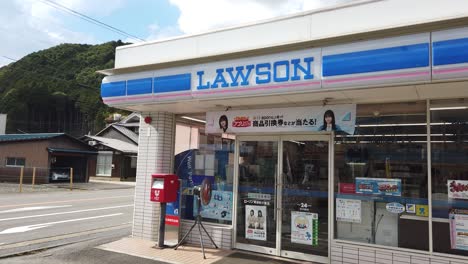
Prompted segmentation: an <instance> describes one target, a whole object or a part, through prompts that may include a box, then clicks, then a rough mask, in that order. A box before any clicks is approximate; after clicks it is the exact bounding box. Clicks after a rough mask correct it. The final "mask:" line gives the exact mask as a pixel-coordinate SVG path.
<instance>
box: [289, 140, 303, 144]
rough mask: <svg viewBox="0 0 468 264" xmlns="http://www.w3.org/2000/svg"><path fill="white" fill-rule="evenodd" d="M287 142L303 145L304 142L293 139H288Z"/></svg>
mask: <svg viewBox="0 0 468 264" xmlns="http://www.w3.org/2000/svg"><path fill="white" fill-rule="evenodd" d="M288 141H289V142H292V143H296V144H301V145H305V143H304V142H299V141H295V140H288Z"/></svg>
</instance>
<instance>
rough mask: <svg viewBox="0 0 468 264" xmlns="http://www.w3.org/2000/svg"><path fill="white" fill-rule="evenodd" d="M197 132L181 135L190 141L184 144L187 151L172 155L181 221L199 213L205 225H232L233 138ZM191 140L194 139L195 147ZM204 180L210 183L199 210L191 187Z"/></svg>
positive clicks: (201, 131)
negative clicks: (205, 201) (207, 197)
mask: <svg viewBox="0 0 468 264" xmlns="http://www.w3.org/2000/svg"><path fill="white" fill-rule="evenodd" d="M179 127H182V126H179ZM198 131H200V134H197V135H196V137H194V136H193V133H192V132H193V131H189V132H188V133H186V134H185V136H186V137H190V138H191V139H192V140H191V141H190V142H189V144H187V147H188V146H190V148H189V149H188V150H185V151H182V152H180V153H178V154H177V155H176V156H175V163H174V164H175V168H174V169H175V173H176V174H177V175H178V177H179V179H181V181H182V195H181V214H180V215H181V218H182V219H195V217H196V216H197V214H198V210H200V214H201V216H202V218H203V221H205V222H213V223H220V224H232V217H233V216H232V204H233V200H232V199H233V193H232V191H233V174H234V147H235V145H234V139H233V138H232V137H230V138H228V136H227V135H224V136H222V135H205V134H203V133H204V132H203V130H201V129H197V132H198ZM193 138H197V139H198V142H196V144H194V143H193ZM182 141H183V140H180V141H179V142H182ZM176 142H177V139H176ZM196 146H198V147H196ZM205 179H208V181H209V183H211V187H212V194H211V200H210V202H209V203H208V204H204V205H203V204H202V205H201V208H199V207H198V202H197V201H198V200H197V199H198V198H199V197H198V196H197V195H195V196H194V193H193V188H194V187H196V186H199V185H201V183H202V182H203V180H205Z"/></svg>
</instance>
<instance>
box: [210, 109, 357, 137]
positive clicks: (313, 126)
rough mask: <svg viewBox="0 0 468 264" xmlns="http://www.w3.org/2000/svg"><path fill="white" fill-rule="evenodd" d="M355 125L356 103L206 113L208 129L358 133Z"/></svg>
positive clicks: (234, 131) (212, 130)
mask: <svg viewBox="0 0 468 264" xmlns="http://www.w3.org/2000/svg"><path fill="white" fill-rule="evenodd" d="M355 126H356V105H355V104H343V105H325V106H309V107H295V108H272V109H255V110H238V111H224V112H208V113H206V132H207V133H242V132H310V131H335V132H340V133H346V134H354V129H355Z"/></svg>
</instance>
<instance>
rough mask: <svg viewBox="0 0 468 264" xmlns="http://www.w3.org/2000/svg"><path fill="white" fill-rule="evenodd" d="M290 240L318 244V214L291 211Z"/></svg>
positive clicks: (305, 243) (312, 244)
mask: <svg viewBox="0 0 468 264" xmlns="http://www.w3.org/2000/svg"><path fill="white" fill-rule="evenodd" d="M291 242H292V243H298V244H304V245H311V246H316V245H318V214H316V213H309V212H301V211H291Z"/></svg>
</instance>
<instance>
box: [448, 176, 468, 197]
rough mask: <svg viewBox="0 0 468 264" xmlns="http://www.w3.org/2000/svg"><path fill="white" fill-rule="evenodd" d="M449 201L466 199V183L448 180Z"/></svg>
mask: <svg viewBox="0 0 468 264" xmlns="http://www.w3.org/2000/svg"><path fill="white" fill-rule="evenodd" d="M447 186H448V198H449V199H468V181H458V180H448V181H447Z"/></svg>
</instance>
